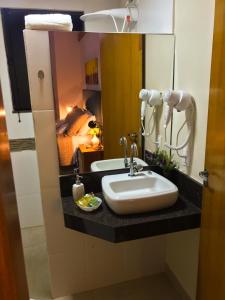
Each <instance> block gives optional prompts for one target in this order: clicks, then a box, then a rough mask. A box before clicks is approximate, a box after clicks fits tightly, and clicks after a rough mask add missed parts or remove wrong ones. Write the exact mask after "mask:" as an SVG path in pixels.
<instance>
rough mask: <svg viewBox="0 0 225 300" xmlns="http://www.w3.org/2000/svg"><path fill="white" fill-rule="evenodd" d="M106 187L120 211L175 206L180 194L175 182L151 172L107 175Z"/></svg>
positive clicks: (108, 198)
mask: <svg viewBox="0 0 225 300" xmlns="http://www.w3.org/2000/svg"><path fill="white" fill-rule="evenodd" d="M102 190H103V194H104V197H105V200H106V202H107V204H108V206H109V207H110V208H111V209H112V210H113V211H114V212H115V213H117V214H132V213H141V212H147V211H153V210H159V209H162V208H165V207H169V206H172V205H173V204H174V203H175V202H176V200H177V197H178V189H177V187H176V186H175V185H174V184H173V183H172V182H170V181H169V180H168V179H166V178H165V177H163V176H161V175H159V174H157V173H155V172H151V174H150V173H148V171H144V172H140V173H138V175H136V176H134V177H130V176H128V174H127V173H126V174H116V175H109V176H104V177H103V178H102Z"/></svg>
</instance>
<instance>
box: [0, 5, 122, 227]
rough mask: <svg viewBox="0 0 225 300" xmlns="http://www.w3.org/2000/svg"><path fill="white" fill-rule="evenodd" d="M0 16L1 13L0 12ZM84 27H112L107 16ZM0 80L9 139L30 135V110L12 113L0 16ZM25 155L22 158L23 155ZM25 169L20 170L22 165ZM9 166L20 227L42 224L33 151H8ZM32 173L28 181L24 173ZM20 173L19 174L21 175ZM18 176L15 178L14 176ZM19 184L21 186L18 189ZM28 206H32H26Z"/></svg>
mask: <svg viewBox="0 0 225 300" xmlns="http://www.w3.org/2000/svg"><path fill="white" fill-rule="evenodd" d="M119 5H120V0H110V1H107V0H92V1H89V0H76V1H69V0H66V1H60V0H48V1H44V0H40V1H25V0H12V1H7V0H6V1H5V0H0V7H10V8H46V9H49V8H54V9H67V10H84V11H85V12H89V11H93V10H98V9H102V8H112V7H117V6H119ZM0 17H1V15H0ZM86 30H88V31H95V30H96V31H112V30H113V27H112V23H111V21H109V20H104V22H100V23H99V22H98V23H96V22H90V23H87V26H86ZM0 80H1V86H2V94H3V101H4V106H5V110H6V121H7V129H8V135H9V139H21V138H32V137H34V128H33V120H32V114H31V113H24V114H21V121H22V122H21V123H19V122H18V115H17V114H13V113H12V110H13V109H12V96H11V88H10V81H9V75H8V68H7V60H6V55H5V47H4V39H3V31H2V22H1V19H0ZM25 157H26V159H25ZM22 166H24V168H25V169H26V170H27V171H28V169H29V171H28V172H27V173H24V172H23V168H22ZM12 167H13V174H14V179H15V189H16V195H17V202H18V207H19V218H20V225H21V227H27V226H37V225H43V215H42V209H41V195H40V188H39V190H37V186H38V185H39V177H38V169H37V159H36V152H35V151H32V152H30V151H24V152H23V153H20V152H15V153H13V154H12ZM31 172H32V174H33V177H32V182H31V179H30V178H29V177H28V175H27V174H28V173H31ZM21 174H23V175H22V176H21ZM17 176H18V178H17ZM26 183H27V184H29V185H30V187H29V193H28V191H27V189H26ZM20 184H22V186H23V187H24V190H21V187H20ZM31 207H32V210H31V209H30V208H31Z"/></svg>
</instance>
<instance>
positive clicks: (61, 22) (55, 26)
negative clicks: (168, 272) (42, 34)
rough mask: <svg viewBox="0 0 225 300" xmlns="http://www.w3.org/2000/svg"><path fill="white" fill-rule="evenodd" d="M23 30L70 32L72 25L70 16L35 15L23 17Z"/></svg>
mask: <svg viewBox="0 0 225 300" xmlns="http://www.w3.org/2000/svg"><path fill="white" fill-rule="evenodd" d="M25 28H26V29H33V30H60V31H72V30H73V23H72V19H71V16H70V15H63V14H43V15H38V14H35V15H27V16H25Z"/></svg>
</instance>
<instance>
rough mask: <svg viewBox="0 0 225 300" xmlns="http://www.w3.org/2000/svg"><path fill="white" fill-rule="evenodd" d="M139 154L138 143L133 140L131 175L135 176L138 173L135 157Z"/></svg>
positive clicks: (131, 147)
mask: <svg viewBox="0 0 225 300" xmlns="http://www.w3.org/2000/svg"><path fill="white" fill-rule="evenodd" d="M135 156H138V148H137V144H136V143H135V142H133V143H132V144H131V146H130V173H129V176H135V173H136V168H135V167H136V164H137V163H136V162H135V161H134V157H135Z"/></svg>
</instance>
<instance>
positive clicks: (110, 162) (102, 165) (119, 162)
mask: <svg viewBox="0 0 225 300" xmlns="http://www.w3.org/2000/svg"><path fill="white" fill-rule="evenodd" d="M134 160H135V161H136V163H137V164H138V165H142V166H143V167H145V166H147V165H148V164H147V163H146V162H145V161H143V160H142V159H140V158H138V157H135V158H134ZM129 162H130V158H128V163H129ZM123 168H125V166H124V158H113V159H105V160H98V161H94V162H93V163H92V164H91V171H92V172H97V171H107V170H116V169H123Z"/></svg>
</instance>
